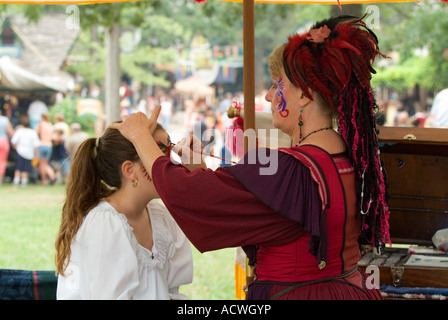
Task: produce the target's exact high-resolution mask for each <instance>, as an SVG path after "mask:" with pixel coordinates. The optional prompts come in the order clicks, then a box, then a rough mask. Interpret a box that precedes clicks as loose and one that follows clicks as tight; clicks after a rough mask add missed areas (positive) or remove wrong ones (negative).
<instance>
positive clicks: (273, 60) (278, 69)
mask: <svg viewBox="0 0 448 320" xmlns="http://www.w3.org/2000/svg"><path fill="white" fill-rule="evenodd" d="M285 47H286V43H284V44H282V45H280V46H278V47H277V48H275V49H274V51H272V53H271V54H270V55H269V58H268V63H269V72H270V74H271V76H278V75H280V74H282V73H284V72H283V70H284V68H283V51H284V50H285Z"/></svg>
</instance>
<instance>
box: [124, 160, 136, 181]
mask: <svg viewBox="0 0 448 320" xmlns="http://www.w3.org/2000/svg"><path fill="white" fill-rule="evenodd" d="M121 173H122V174H123V176H124V177H125V178H127V179H129V180H135V179H136V178H137V171H136V168H135V164H134V163H133V162H132V161H129V160H126V161H125V162H123V163H122V164H121Z"/></svg>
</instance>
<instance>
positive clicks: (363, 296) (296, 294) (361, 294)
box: [247, 270, 383, 300]
mask: <svg viewBox="0 0 448 320" xmlns="http://www.w3.org/2000/svg"><path fill="white" fill-rule="evenodd" d="M357 272H360V273H361V275H362V278H363V281H362V283H363V286H362V287H359V286H357V285H354V284H352V283H350V282H349V281H347V280H346V279H335V280H330V281H322V282H318V283H312V284H307V283H303V285H302V286H300V287H299V288H296V289H294V290H292V291H289V292H286V293H284V294H282V295H280V296H279V297H277V298H276V300H382V299H383V298H382V296H381V293H380V291H379V290H378V289H368V288H367V287H366V286H365V283H366V281H365V280H366V275H365V273H364V272H362V271H360V270H358V271H357ZM292 285H294V284H291V283H282V282H274V281H257V280H256V281H254V282H253V283H251V284H250V285H249V288H248V296H247V299H248V300H270V299H272V298H273V297H274V296H276V295H277V294H279V293H280V292H282V291H283V290H286V289H288V288H290V287H291V286H292Z"/></svg>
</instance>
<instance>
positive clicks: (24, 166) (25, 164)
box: [16, 154, 33, 173]
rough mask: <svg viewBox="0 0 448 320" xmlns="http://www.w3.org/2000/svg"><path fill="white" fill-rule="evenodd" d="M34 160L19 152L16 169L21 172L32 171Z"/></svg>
mask: <svg viewBox="0 0 448 320" xmlns="http://www.w3.org/2000/svg"><path fill="white" fill-rule="evenodd" d="M31 161H32V160H29V159H25V158H23V157H22V156H20V155H19V154H17V161H16V170H18V171H20V172H28V173H31V172H32V171H33V166H32V164H31Z"/></svg>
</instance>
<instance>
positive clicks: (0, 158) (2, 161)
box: [0, 112, 14, 184]
mask: <svg viewBox="0 0 448 320" xmlns="http://www.w3.org/2000/svg"><path fill="white" fill-rule="evenodd" d="M13 135H14V129H13V128H12V125H11V122H9V119H8V118H7V117H6V116H4V115H2V114H1V112H0V184H2V183H3V178H4V176H5V171H6V164H7V162H8V155H9V149H10V147H9V138H11V137H12V136H13Z"/></svg>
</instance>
